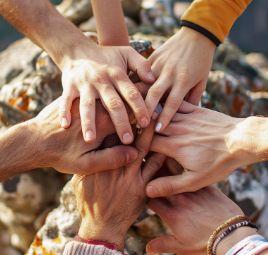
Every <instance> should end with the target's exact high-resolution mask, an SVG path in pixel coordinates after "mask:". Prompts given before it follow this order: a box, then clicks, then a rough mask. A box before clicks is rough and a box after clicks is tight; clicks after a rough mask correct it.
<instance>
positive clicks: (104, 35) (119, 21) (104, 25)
mask: <svg viewBox="0 0 268 255" xmlns="http://www.w3.org/2000/svg"><path fill="white" fill-rule="evenodd" d="M91 3H92V8H93V12H94V16H95V19H96V24H97V31H98V39H99V43H100V44H101V45H113V46H115V45H118V46H119V45H121V46H125V45H128V44H129V40H128V31H127V27H126V24H125V20H124V14H123V10H122V5H121V1H120V0H92V1H91Z"/></svg>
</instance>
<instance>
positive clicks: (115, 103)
mask: <svg viewBox="0 0 268 255" xmlns="http://www.w3.org/2000/svg"><path fill="white" fill-rule="evenodd" d="M123 107H124V104H123V102H122V101H121V100H120V99H119V98H112V99H111V100H110V101H109V103H108V108H109V109H110V110H111V111H120V110H122V109H123Z"/></svg>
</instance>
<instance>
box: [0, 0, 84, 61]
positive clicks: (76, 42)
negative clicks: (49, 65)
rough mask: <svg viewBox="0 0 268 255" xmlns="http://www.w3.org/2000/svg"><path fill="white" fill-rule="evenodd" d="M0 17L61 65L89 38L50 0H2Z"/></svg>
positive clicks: (0, 0) (0, 2) (0, 1)
mask: <svg viewBox="0 0 268 255" xmlns="http://www.w3.org/2000/svg"><path fill="white" fill-rule="evenodd" d="M0 15H2V16H3V17H4V18H5V19H6V20H7V21H9V22H10V23H11V24H12V25H13V26H14V27H16V28H17V29H18V30H19V31H20V32H22V33H23V34H25V35H26V36H27V37H29V38H30V39H31V40H32V41H33V42H35V43H36V44H38V45H39V46H40V47H42V48H43V49H44V50H45V51H47V53H48V54H49V55H50V56H51V58H52V59H53V60H54V61H55V63H56V64H57V65H58V66H61V65H62V63H63V62H64V58H65V56H66V55H71V54H72V53H73V51H75V49H76V46H80V47H83V45H87V46H88V43H89V41H88V39H87V38H86V37H85V36H84V35H83V33H82V32H81V31H80V30H79V29H78V28H76V27H75V26H74V25H73V24H72V23H71V22H70V21H68V20H67V19H65V18H64V17H63V16H61V14H59V13H58V11H57V10H56V8H55V7H54V6H53V5H52V4H51V3H50V2H49V1H48V0H35V1H32V0H23V1H21V0H0Z"/></svg>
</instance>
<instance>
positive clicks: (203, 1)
mask: <svg viewBox="0 0 268 255" xmlns="http://www.w3.org/2000/svg"><path fill="white" fill-rule="evenodd" d="M251 1H252V0H195V1H194V2H193V3H192V4H191V5H190V7H189V8H188V9H187V10H186V12H185V13H184V15H183V16H182V18H181V25H182V26H187V27H190V28H192V29H195V30H198V31H199V32H201V33H202V34H204V35H206V36H207V37H209V38H210V39H211V40H212V41H213V42H214V43H215V44H220V43H221V42H223V41H224V39H225V37H226V36H227V35H228V34H229V32H230V30H231V28H232V26H233V24H234V22H235V21H236V19H237V18H238V17H239V16H240V15H241V14H242V13H243V11H244V10H245V9H246V8H247V6H248V5H249V3H250V2H251ZM200 30H202V31H200Z"/></svg>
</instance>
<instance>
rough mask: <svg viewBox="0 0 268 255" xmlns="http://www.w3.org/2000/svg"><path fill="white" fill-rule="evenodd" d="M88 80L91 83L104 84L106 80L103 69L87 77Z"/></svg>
mask: <svg viewBox="0 0 268 255" xmlns="http://www.w3.org/2000/svg"><path fill="white" fill-rule="evenodd" d="M89 80H90V82H91V83H93V84H105V83H106V81H107V74H106V72H105V71H99V72H98V73H97V74H94V75H93V76H92V77H90V78H89Z"/></svg>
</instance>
